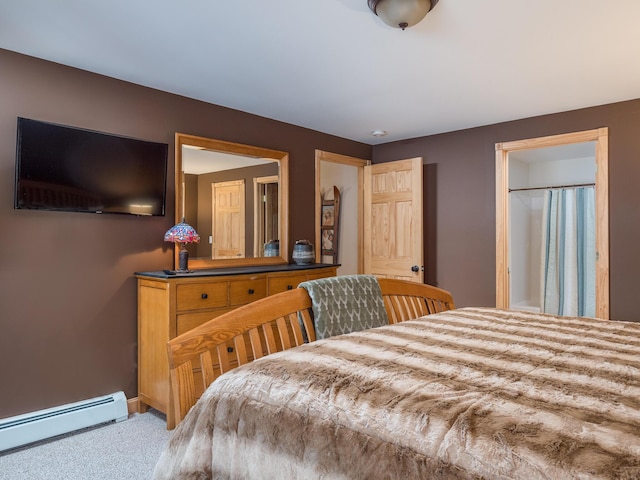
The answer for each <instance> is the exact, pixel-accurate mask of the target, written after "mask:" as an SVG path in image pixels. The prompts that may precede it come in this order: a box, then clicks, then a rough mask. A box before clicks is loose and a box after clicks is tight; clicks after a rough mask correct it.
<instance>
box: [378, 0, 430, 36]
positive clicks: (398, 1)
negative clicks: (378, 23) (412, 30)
mask: <svg viewBox="0 0 640 480" xmlns="http://www.w3.org/2000/svg"><path fill="white" fill-rule="evenodd" d="M367 1H368V4H369V8H370V9H371V10H373V12H374V13H375V14H376V15H377V16H378V17H380V19H381V20H382V21H383V22H384V23H386V24H387V25H389V26H391V27H395V28H401V29H403V30H404V29H405V28H407V27H412V26H413V25H415V24H416V23H418V22H419V21H420V20H422V19H423V18H424V17H425V16H426V15H427V13H429V10H431V1H430V0H367Z"/></svg>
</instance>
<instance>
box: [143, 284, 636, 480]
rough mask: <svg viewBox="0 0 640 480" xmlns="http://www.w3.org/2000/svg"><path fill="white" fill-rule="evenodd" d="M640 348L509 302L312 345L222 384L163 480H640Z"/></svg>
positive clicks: (625, 336) (613, 326) (168, 455)
mask: <svg viewBox="0 0 640 480" xmlns="http://www.w3.org/2000/svg"><path fill="white" fill-rule="evenodd" d="M296 295H299V296H300V297H301V298H303V297H304V295H303V294H301V293H300V292H298V293H297V294H296ZM272 298H273V297H272ZM267 303H270V302H265V305H263V307H262V308H265V307H268V305H267ZM243 308H246V307H243ZM303 310H304V309H303ZM254 313H255V312H254ZM291 323H292V325H294V326H295V325H300V324H301V323H302V324H303V325H304V321H303V320H302V319H300V320H297V321H292V322H291ZM291 328H293V327H291V326H288V327H287V328H286V329H284V330H289V329H291ZM239 335H240V337H237V338H243V334H242V333H240V334H239ZM311 340H312V339H311ZM188 343H189V342H188V341H187V344H188ZM205 343H206V342H205ZM222 344H224V345H226V346H227V349H226V351H227V352H228V350H229V348H230V347H229V344H228V343H224V341H223V342H222ZM639 346H640V324H636V323H632V322H613V321H603V320H596V319H589V318H569V317H555V316H551V315H545V314H535V313H530V312H515V311H509V310H499V309H493V308H459V309H450V310H448V309H443V310H441V311H440V312H437V313H433V314H429V312H427V314H424V313H423V314H422V316H420V317H419V318H416V319H414V320H406V318H404V317H402V318H400V319H399V321H398V322H395V323H393V324H390V325H386V326H382V327H377V328H373V329H368V330H363V331H356V332H352V333H349V334H346V335H339V336H335V337H331V338H328V339H323V340H316V341H310V342H309V343H306V344H302V345H299V346H297V347H296V348H290V349H285V350H284V351H281V352H276V353H273V354H270V355H267V356H265V357H264V358H259V359H256V360H254V361H248V362H247V363H246V364H244V365H242V366H240V367H237V368H231V369H230V370H229V371H228V372H227V373H225V374H224V375H221V376H219V378H217V380H216V381H215V382H213V383H212V384H211V385H210V386H209V387H208V388H207V389H206V391H205V392H204V393H203V394H202V396H201V397H200V399H199V400H198V401H197V403H195V405H194V406H193V407H192V408H190V409H189V412H188V414H187V415H186V417H185V418H184V419H183V421H182V422H181V423H180V424H179V425H178V427H177V429H176V431H175V433H174V435H173V437H172V439H171V441H170V442H169V445H168V446H167V449H166V450H165V451H164V452H163V454H162V456H161V458H160V460H159V462H158V464H157V466H156V470H155V478H156V479H161V478H234V479H240V478H246V479H253V478H259V479H270V478H272V479H284V478H286V479H295V478H326V479H346V478H357V479H378V478H380V479H382V478H390V479H412V478H430V479H459V478H465V479H469V478H474V479H475V478H487V479H527V480H531V479H554V480H556V479H574V478H585V479H586V478H589V479H590V478H619V479H626V478H628V479H631V478H640V359H638V356H637V351H638V347H639ZM228 353H229V352H228ZM192 367H193V365H192ZM174 368H175V366H174ZM195 370H197V368H196V369H195Z"/></svg>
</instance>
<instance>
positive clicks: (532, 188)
mask: <svg viewBox="0 0 640 480" xmlns="http://www.w3.org/2000/svg"><path fill="white" fill-rule="evenodd" d="M595 185H596V184H595V183H575V184H573V185H550V186H548V187H527V188H510V189H509V193H511V192H523V191H525V190H550V189H557V188H579V187H595Z"/></svg>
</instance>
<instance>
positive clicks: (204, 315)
mask: <svg viewBox="0 0 640 480" xmlns="http://www.w3.org/2000/svg"><path fill="white" fill-rule="evenodd" d="M231 310H233V308H222V309H220V310H213V311H211V312H198V313H183V314H180V315H177V322H176V335H182V334H183V333H185V332H188V331H189V330H191V329H192V328H196V327H199V326H200V325H202V324H203V323H205V322H208V321H209V320H211V319H212V318H216V317H219V316H220V315H222V314H223V313H227V312H230V311H231Z"/></svg>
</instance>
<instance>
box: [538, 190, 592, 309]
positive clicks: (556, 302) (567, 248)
mask: <svg viewBox="0 0 640 480" xmlns="http://www.w3.org/2000/svg"><path fill="white" fill-rule="evenodd" d="M542 234H543V237H542V272H541V276H540V278H541V283H542V285H541V289H540V292H541V296H542V298H541V305H542V308H543V311H544V312H546V313H553V314H555V315H571V316H575V315H579V316H586V317H593V316H595V311H596V305H595V299H596V295H595V293H596V287H595V280H596V273H595V268H596V242H595V195H594V188H593V187H581V188H562V189H552V190H547V191H546V192H545V203H544V207H543V218H542Z"/></svg>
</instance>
